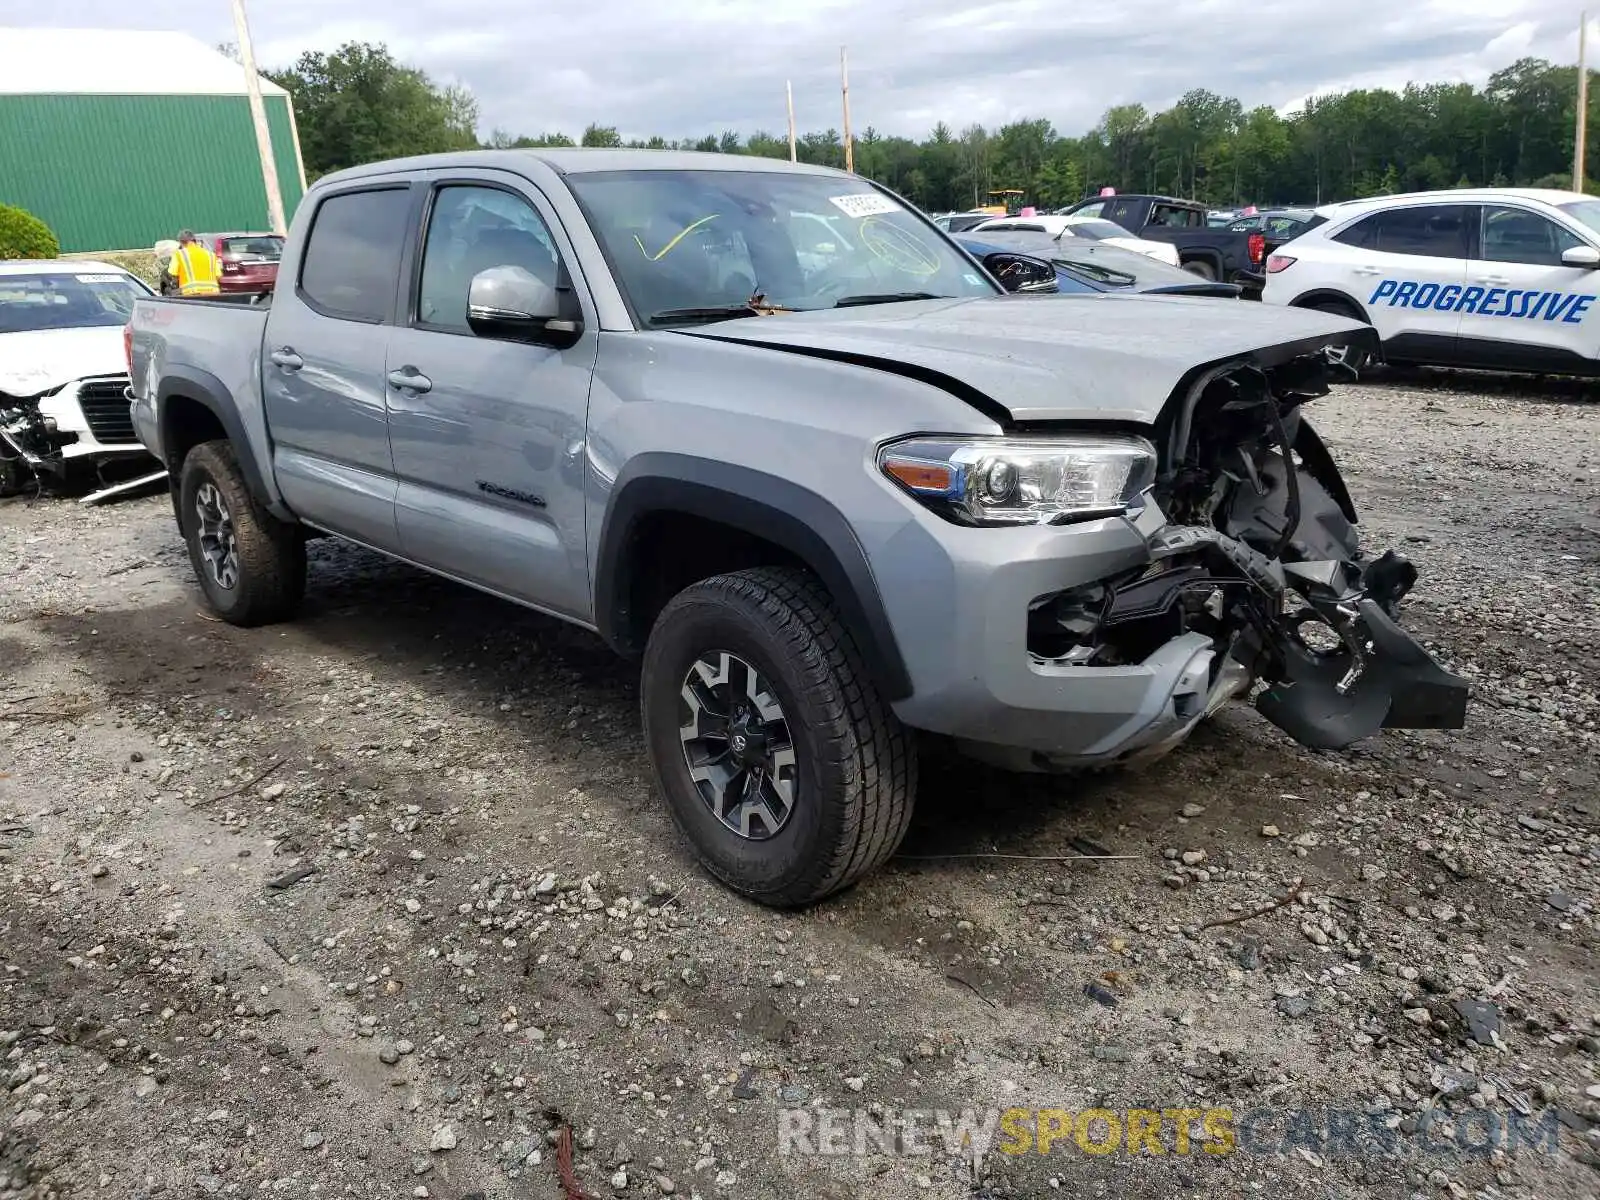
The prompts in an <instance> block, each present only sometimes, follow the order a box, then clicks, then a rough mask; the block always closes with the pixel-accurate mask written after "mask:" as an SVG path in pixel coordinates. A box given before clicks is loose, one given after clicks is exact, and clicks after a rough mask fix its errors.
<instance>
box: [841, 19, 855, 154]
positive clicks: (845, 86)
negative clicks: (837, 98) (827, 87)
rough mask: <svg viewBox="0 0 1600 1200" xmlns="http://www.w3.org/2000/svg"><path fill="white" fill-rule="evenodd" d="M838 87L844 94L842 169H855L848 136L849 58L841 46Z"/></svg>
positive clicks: (852, 144)
mask: <svg viewBox="0 0 1600 1200" xmlns="http://www.w3.org/2000/svg"><path fill="white" fill-rule="evenodd" d="M839 88H840V92H841V94H842V95H843V96H844V169H845V170H846V171H854V170H855V169H856V151H855V144H854V142H853V140H852V139H851V137H850V60H849V59H848V58H846V57H845V50H844V47H843V46H840V47H839Z"/></svg>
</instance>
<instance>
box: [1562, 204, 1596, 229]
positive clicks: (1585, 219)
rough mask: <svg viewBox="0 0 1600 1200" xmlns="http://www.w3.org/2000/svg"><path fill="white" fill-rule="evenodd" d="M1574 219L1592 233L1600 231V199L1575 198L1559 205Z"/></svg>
mask: <svg viewBox="0 0 1600 1200" xmlns="http://www.w3.org/2000/svg"><path fill="white" fill-rule="evenodd" d="M1559 207H1560V209H1561V211H1562V212H1564V213H1566V214H1567V216H1569V217H1571V218H1572V219H1573V220H1574V221H1577V222H1579V223H1580V224H1582V225H1583V226H1584V227H1585V228H1587V229H1589V230H1590V231H1592V232H1594V233H1600V200H1575V201H1573V202H1572V203H1571V204H1563V205H1560V206H1559Z"/></svg>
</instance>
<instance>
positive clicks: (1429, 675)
mask: <svg viewBox="0 0 1600 1200" xmlns="http://www.w3.org/2000/svg"><path fill="white" fill-rule="evenodd" d="M1357 608H1358V610H1359V613H1360V620H1359V624H1360V626H1361V631H1362V633H1363V634H1364V635H1365V636H1364V637H1363V638H1362V641H1363V642H1364V643H1365V644H1367V645H1368V646H1369V647H1370V648H1369V649H1368V650H1367V651H1366V661H1365V663H1364V664H1363V666H1362V670H1361V673H1360V674H1359V675H1358V676H1357V677H1356V678H1355V679H1354V681H1353V682H1351V683H1350V684H1349V686H1348V687H1346V689H1345V690H1344V691H1342V692H1341V691H1340V690H1339V684H1340V682H1341V681H1343V680H1344V679H1345V677H1346V676H1347V675H1348V674H1349V672H1350V667H1351V665H1352V662H1353V660H1352V658H1351V657H1350V655H1348V654H1346V653H1339V654H1320V653H1317V652H1315V651H1312V650H1310V649H1308V648H1306V647H1304V646H1302V645H1300V644H1299V643H1298V642H1295V641H1292V640H1291V641H1289V642H1288V643H1287V645H1286V646H1285V647H1284V648H1283V654H1284V672H1283V678H1282V679H1281V680H1279V681H1277V682H1276V683H1274V684H1273V685H1272V686H1271V687H1269V688H1268V689H1267V690H1266V691H1264V692H1262V693H1261V695H1260V697H1259V698H1258V699H1257V700H1256V708H1257V709H1258V710H1259V711H1260V713H1261V715H1262V716H1264V717H1266V718H1267V720H1269V721H1271V722H1272V723H1273V724H1274V725H1276V726H1278V728H1280V729H1282V730H1283V731H1284V732H1285V733H1287V734H1288V735H1289V736H1290V737H1292V738H1294V740H1295V741H1297V742H1299V743H1301V744H1302V745H1305V746H1310V747H1311V748H1312V749H1315V750H1338V749H1341V748H1343V747H1345V746H1348V745H1350V744H1351V743H1352V742H1358V741H1360V740H1361V739H1362V738H1365V737H1370V736H1371V735H1373V734H1375V733H1377V732H1378V731H1379V730H1380V729H1460V728H1462V727H1463V726H1465V725H1466V722H1467V697H1468V695H1469V688H1468V686H1467V682H1466V680H1464V679H1462V678H1461V677H1460V676H1459V675H1453V674H1451V673H1450V672H1449V671H1446V670H1445V669H1444V668H1443V667H1441V666H1440V665H1439V664H1438V663H1437V662H1435V661H1434V659H1433V657H1432V656H1431V655H1430V654H1429V653H1428V652H1427V651H1426V650H1424V649H1423V648H1422V647H1421V646H1420V645H1418V644H1417V642H1416V640H1415V639H1414V638H1412V636H1411V635H1410V634H1408V633H1407V632H1406V631H1405V630H1404V629H1402V628H1400V626H1399V625H1398V624H1397V623H1396V622H1395V620H1394V618H1393V617H1391V616H1390V615H1389V614H1388V613H1387V612H1385V611H1384V610H1383V608H1382V606H1380V605H1379V604H1378V603H1377V602H1376V601H1375V600H1372V599H1362V600H1360V601H1358V602H1357Z"/></svg>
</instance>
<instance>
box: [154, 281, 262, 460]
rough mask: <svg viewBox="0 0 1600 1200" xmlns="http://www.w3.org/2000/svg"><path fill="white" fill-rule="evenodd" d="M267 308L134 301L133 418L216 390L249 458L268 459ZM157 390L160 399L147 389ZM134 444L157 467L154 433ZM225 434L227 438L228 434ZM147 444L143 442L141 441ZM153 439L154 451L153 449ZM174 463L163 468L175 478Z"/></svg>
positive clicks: (169, 300) (159, 298)
mask: <svg viewBox="0 0 1600 1200" xmlns="http://www.w3.org/2000/svg"><path fill="white" fill-rule="evenodd" d="M269 311H270V306H268V305H266V304H241V303H239V302H238V301H236V300H216V299H211V300H193V299H191V300H183V299H178V298H175V297H168V296H152V297H149V298H148V299H140V300H138V301H137V302H135V304H134V306H133V315H132V317H131V318H129V322H128V324H129V327H130V328H131V330H132V333H133V338H132V348H131V365H132V371H131V372H130V374H131V380H132V386H133V394H134V412H135V418H136V424H137V418H138V414H139V412H140V410H141V408H142V409H144V411H146V412H149V413H153V414H157V415H159V413H160V410H161V405H162V404H163V403H164V402H166V401H167V400H168V399H169V398H170V397H171V396H174V395H184V394H186V393H187V394H188V395H189V398H190V399H195V400H201V401H203V400H204V399H205V397H204V395H202V394H200V393H203V392H206V391H212V392H215V391H217V390H219V389H220V390H221V391H222V393H223V395H225V396H227V397H229V398H230V405H231V407H232V408H233V409H235V410H236V411H237V413H238V419H239V420H240V422H241V423H242V426H243V428H242V429H241V430H240V431H239V435H242V436H243V437H244V439H245V440H246V442H247V443H248V444H249V447H250V450H251V452H252V453H254V454H257V455H259V456H261V457H260V458H259V459H258V461H268V459H269V457H270V450H269V442H268V438H267V424H266V413H265V410H264V408H263V405H262V401H261V344H262V339H263V337H264V336H265V334H266V328H267V313H268V312H269ZM157 388H159V394H156V392H154V391H152V389H157ZM140 432H141V439H140V440H141V441H144V443H145V445H146V446H147V447H148V448H149V449H150V450H151V451H153V452H154V453H155V454H156V455H157V456H158V457H160V458H161V459H162V461H164V462H165V461H166V459H167V455H166V453H165V451H164V450H163V448H162V447H161V446H160V445H159V429H156V430H153V431H152V430H150V429H149V428H148V426H147V427H145V428H141V430H140ZM231 432H232V431H230V433H231ZM151 433H154V435H155V436H154V437H153V438H150V439H149V440H147V435H149V434H151ZM152 440H154V441H156V442H157V443H158V444H155V445H152V444H151V441H152ZM180 465H181V464H179V463H173V462H167V467H168V468H169V469H170V470H173V471H176V470H177V469H178V467H179V466H180Z"/></svg>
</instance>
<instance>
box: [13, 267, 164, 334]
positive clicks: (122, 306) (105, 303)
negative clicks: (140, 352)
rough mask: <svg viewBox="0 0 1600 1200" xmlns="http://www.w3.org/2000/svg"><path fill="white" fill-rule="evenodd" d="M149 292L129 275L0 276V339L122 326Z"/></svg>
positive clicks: (52, 273) (88, 273) (62, 273)
mask: <svg viewBox="0 0 1600 1200" xmlns="http://www.w3.org/2000/svg"><path fill="white" fill-rule="evenodd" d="M148 295H150V292H149V291H148V290H147V289H146V288H145V287H144V286H143V285H141V284H140V283H139V282H138V281H136V280H135V279H134V278H133V276H131V275H123V274H120V273H117V274H113V273H110V272H106V273H91V272H85V273H84V274H82V275H72V274H68V273H66V272H64V271H63V272H54V271H52V272H49V273H45V274H39V275H0V333H25V332H28V331H31V330H36V329H82V328H87V327H90V326H95V325H126V324H127V323H128V318H129V317H130V316H132V315H133V302H134V301H135V300H137V299H139V298H140V297H142V296H148Z"/></svg>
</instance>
